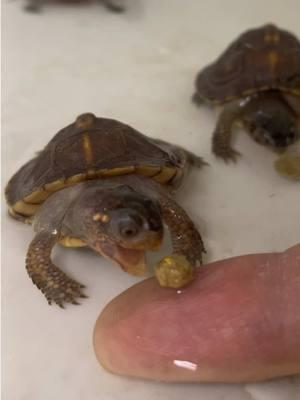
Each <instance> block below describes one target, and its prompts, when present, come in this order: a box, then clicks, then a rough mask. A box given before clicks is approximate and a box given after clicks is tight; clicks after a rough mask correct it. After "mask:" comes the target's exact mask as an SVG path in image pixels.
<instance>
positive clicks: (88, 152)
mask: <svg viewBox="0 0 300 400" xmlns="http://www.w3.org/2000/svg"><path fill="white" fill-rule="evenodd" d="M82 146H83V151H84V156H85V161H86V163H87V165H90V164H91V163H92V161H93V150H92V145H91V140H90V137H89V134H88V133H87V132H85V133H83V134H82Z"/></svg>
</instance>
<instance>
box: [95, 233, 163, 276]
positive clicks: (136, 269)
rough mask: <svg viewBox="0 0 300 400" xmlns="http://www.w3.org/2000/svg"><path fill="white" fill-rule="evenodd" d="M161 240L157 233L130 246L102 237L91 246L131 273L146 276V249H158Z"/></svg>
mask: <svg viewBox="0 0 300 400" xmlns="http://www.w3.org/2000/svg"><path fill="white" fill-rule="evenodd" d="M161 241H162V238H160V237H157V235H156V237H150V238H149V240H148V241H147V242H146V243H139V244H137V245H136V246H135V247H133V246H131V247H128V246H124V245H122V244H120V243H117V242H113V241H111V240H109V238H105V237H102V238H101V239H99V240H97V241H96V242H95V243H93V245H92V246H91V247H92V248H93V249H94V250H95V251H96V252H97V253H100V254H101V255H102V256H103V257H105V258H107V259H109V260H112V261H114V262H115V263H117V264H118V265H119V266H120V267H121V268H122V269H123V271H125V272H128V273H129V274H130V275H134V276H145V275H146V273H147V264H146V250H157V249H158V247H159V246H160V244H161Z"/></svg>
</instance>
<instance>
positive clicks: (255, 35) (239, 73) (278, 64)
mask: <svg viewBox="0 0 300 400" xmlns="http://www.w3.org/2000/svg"><path fill="white" fill-rule="evenodd" d="M196 87H197V92H198V94H199V95H200V97H202V98H204V99H205V100H207V101H211V102H214V103H224V102H226V101H230V100H232V99H235V98H239V97H243V96H247V95H249V94H252V93H255V92H258V91H263V90H269V89H276V90H282V91H285V92H289V93H292V94H294V95H296V96H300V42H299V40H298V39H297V38H296V37H295V36H294V35H292V34H291V33H289V32H287V31H284V30H282V29H279V28H277V27H276V26H274V25H265V26H263V27H261V28H258V29H252V30H249V31H247V32H245V33H243V34H242V35H241V36H239V37H238V39H237V40H235V41H234V42H233V43H232V44H231V45H230V46H229V47H228V48H227V50H226V51H225V52H224V53H223V54H222V55H221V56H220V57H219V58H218V59H217V61H216V62H214V63H213V64H210V65H209V66H207V67H206V68H204V69H203V70H202V71H200V73H199V74H198V76H197V79H196Z"/></svg>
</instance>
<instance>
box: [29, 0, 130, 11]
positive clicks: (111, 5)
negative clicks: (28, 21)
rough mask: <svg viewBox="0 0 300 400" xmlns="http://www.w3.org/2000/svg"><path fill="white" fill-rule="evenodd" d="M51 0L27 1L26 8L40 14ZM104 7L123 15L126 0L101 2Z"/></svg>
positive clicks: (71, 0)
mask: <svg viewBox="0 0 300 400" xmlns="http://www.w3.org/2000/svg"><path fill="white" fill-rule="evenodd" d="M49 1H51V0H27V4H26V6H25V7H24V8H25V10H26V11H30V12H39V11H40V10H41V8H42V6H43V5H44V4H45V3H48V2H49ZM57 1H60V2H61V3H82V2H83V1H85V0H57ZM99 1H100V2H101V3H103V5H104V6H105V7H106V8H107V9H108V10H110V11H112V12H116V13H121V12H123V11H124V6H123V2H124V0H99Z"/></svg>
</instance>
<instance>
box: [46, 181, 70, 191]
mask: <svg viewBox="0 0 300 400" xmlns="http://www.w3.org/2000/svg"><path fill="white" fill-rule="evenodd" d="M64 186H65V180H64V179H58V180H57V181H53V182H50V183H46V185H45V186H44V188H45V190H46V191H47V192H56V191H57V190H59V189H61V188H63V187H64Z"/></svg>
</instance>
